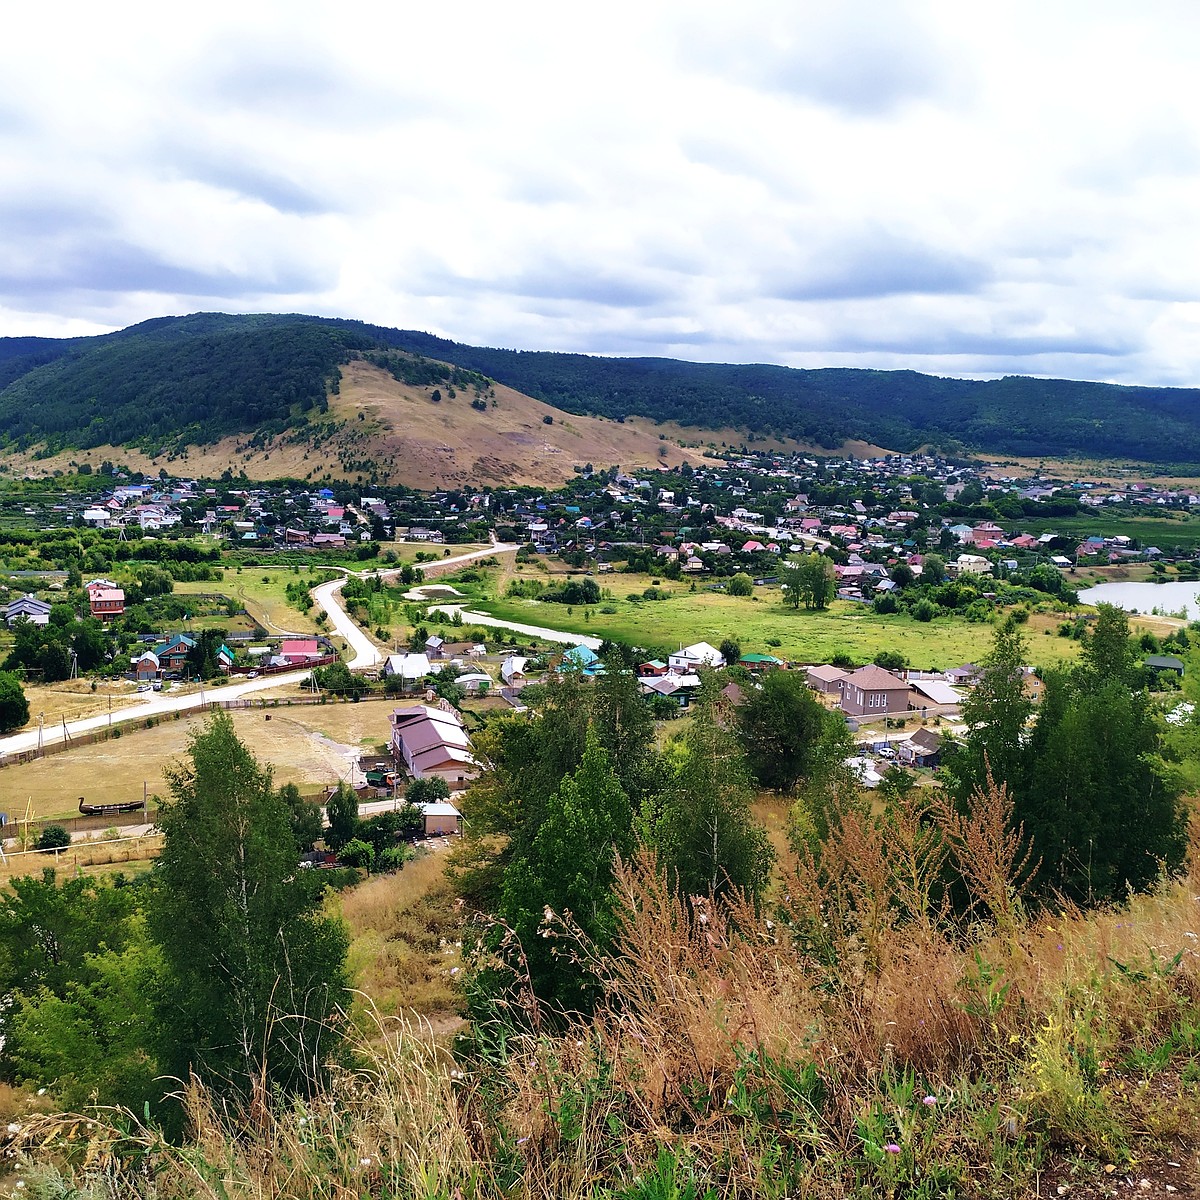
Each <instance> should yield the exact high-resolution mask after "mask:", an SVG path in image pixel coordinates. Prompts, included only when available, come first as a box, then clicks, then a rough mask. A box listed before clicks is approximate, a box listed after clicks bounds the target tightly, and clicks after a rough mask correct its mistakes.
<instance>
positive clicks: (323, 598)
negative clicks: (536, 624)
mask: <svg viewBox="0 0 1200 1200" xmlns="http://www.w3.org/2000/svg"><path fill="white" fill-rule="evenodd" d="M516 548H517V547H516V546H515V545H510V544H508V543H506V542H497V543H495V544H494V545H491V546H488V547H486V548H485V549H483V550H472V551H470V552H469V553H467V554H458V555H454V556H451V557H448V558H443V559H439V560H437V562H436V564H431V565H437V566H438V567H456V566H460V565H462V564H463V563H467V562H472V561H473V560H475V559H477V558H486V557H487V556H488V555H491V554H503V553H504V552H505V551H508V550H515V549H516ZM403 569H404V568H403V567H394V568H388V569H386V570H382V571H359V572H349V571H347V574H346V578H343V579H334V580H332V581H331V582H329V583H322V584H319V585H318V586H317V587H315V588H314V589H313V592H312V595H313V600H314V601H315V602H316V603H317V604H318V605H319V606H320V608H321V611H322V612H324V613H325V614H326V616H327V617H328V618H329V623H330V625H331V626H332V627H333V631H334V632H335V633H337V634H338V635H340V636H341V637H343V638H344V639H345V640H346V644H347V645H348V646H349V647H350V649H351V650H352V651H353V653H354V657H353V658H352V659H350V660H349V662H348V663H347V666H349V667H350V669H351V670H353V671H362V670H368V669H370V668H371V667H375V666H378V665H379V664H380V663H381V662H382V661H383V659H384V652H383V651H381V650H380V649H379V648H378V647H377V646H376V645H375V643H374V642H373V641H372V640H371V639H370V638H369V637H368V636H367V634H366V633H364V632H363V631H362V630H361V629H360V628H359V627H358V626H357V625H356V624H355V623H354V621H353V620H351V618H350V614H349V613H347V612H346V610H345V608H344V607H343V605H342V604H341V595H340V593H341V590H342V587H343V586H344V585H345V582H346V579H347V578H349V577H350V575H351V574H355V575H356V576H357V577H359V578H363V579H368V578H372V577H373V576H376V575H378V576H380V577H381V578H384V579H388V578H391V577H393V576H395V575H399V574H400V572H401V571H402V570H403ZM480 623H481V624H493V625H498V624H501V622H498V621H495V620H494V619H492V618H487V619H486V620H485V621H484V620H481V622H480ZM514 628H522V627H520V626H514ZM530 628H531V629H532V627H530ZM281 632H283V631H281ZM523 632H529V630H523ZM534 632H537V633H539V634H542V633H544V634H545V636H546V637H547V639H548V640H549V637H550V635H551V634H553V632H554V631H553V630H545V631H536V630H535V631H534ZM293 636H302V635H299V634H297V635H293ZM557 636H562V635H557ZM308 676H309V672H308V670H307V669H304V670H298V671H287V672H285V673H283V674H280V675H270V676H264V677H263V678H261V679H247V680H244V681H242V682H239V683H228V684H223V685H221V686H218V687H204V688H201V689H200V690H199V691H196V692H186V693H179V694H176V693H173V692H165V693H155V694H153V695H151V696H148V697H147V699H146V700H145V702H144V703H142V704H134V705H130V706H129V707H127V708H121V709H117V710H115V711H114V712H112V713H101V714H99V715H98V716H94V717H82V718H80V719H79V720H76V721H68V722H67V725H66V732H67V734H68V735H69V736H71V737H74V736H75V735H76V734H81V733H90V732H92V731H93V730H97V729H105V728H108V727H111V726H116V725H125V724H128V723H129V722H130V721H144V720H146V719H147V718H148V717H158V716H162V715H164V714H170V713H176V712H189V711H191V710H192V709H197V708H200V707H201V706H202V705H204V704H207V703H219V702H221V701H226V700H239V699H241V698H242V697H243V696H249V695H253V694H254V693H255V692H262V691H268V690H270V689H271V688H277V687H281V686H286V685H287V684H292V683H303V682H304V681H305V680H306V679H307V678H308ZM63 738H64V733H63V725H62V723H61V722H59V723H58V724H55V725H50V726H47V727H46V728H45V729H44V730H43V731H42V744H43V745H47V746H49V745H54V744H55V743H58V742H61V741H62V740H63ZM37 746H38V731H37V730H36V729H24V730H22V731H21V732H20V733H12V734H9V735H8V736H7V737H2V738H0V763H3V762H4V760H5V759H6V758H7V757H8V756H9V755H12V754H21V753H23V752H25V751H29V750H35V749H36V748H37Z"/></svg>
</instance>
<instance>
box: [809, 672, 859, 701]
mask: <svg viewBox="0 0 1200 1200" xmlns="http://www.w3.org/2000/svg"><path fill="white" fill-rule="evenodd" d="M848 674H849V672H847V671H843V670H842V668H841V667H830V666H825V665H821V666H817V667H809V668H808V670H807V671H806V672H805V673H804V682H805V683H807V684H808V686H809V687H810V688H812V690H813V691H814V692H824V693H825V695H827V696H837V695H840V694H841V690H842V680H843V679H845V678H846V676H847V675H848Z"/></svg>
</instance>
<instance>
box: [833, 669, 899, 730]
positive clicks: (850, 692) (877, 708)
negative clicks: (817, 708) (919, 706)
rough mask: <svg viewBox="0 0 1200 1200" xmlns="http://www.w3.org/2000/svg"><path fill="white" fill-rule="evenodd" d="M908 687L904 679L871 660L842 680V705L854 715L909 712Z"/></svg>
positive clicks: (848, 712) (847, 712) (843, 708)
mask: <svg viewBox="0 0 1200 1200" xmlns="http://www.w3.org/2000/svg"><path fill="white" fill-rule="evenodd" d="M908 691H909V688H908V684H907V683H905V681H904V680H903V679H900V678H899V677H898V676H896V675H893V674H892V672H891V671H885V670H884V669H883V668H882V667H879V666H876V665H875V664H874V663H868V664H867V666H865V667H859V668H858V670H857V671H852V672H851V673H850V674H849V675H847V676H846V678H845V679H843V680H842V700H841V709H842V712H844V713H846V714H847V715H849V716H855V717H861V716H883V715H885V714H887V713H902V712H908Z"/></svg>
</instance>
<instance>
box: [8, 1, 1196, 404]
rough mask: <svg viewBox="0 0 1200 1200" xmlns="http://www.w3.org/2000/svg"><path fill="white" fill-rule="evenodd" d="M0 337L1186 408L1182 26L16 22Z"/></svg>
mask: <svg viewBox="0 0 1200 1200" xmlns="http://www.w3.org/2000/svg"><path fill="white" fill-rule="evenodd" d="M5 20H6V23H5V32H4V36H3V39H2V40H0V335H16V334H29V333H36V334H49V335H54V336H59V335H63V334H68V333H91V332H100V331H103V330H107V329H113V328H119V327H121V326H124V325H128V324H132V323H133V322H136V321H139V320H142V319H145V318H147V317H152V316H161V315H163V314H167V313H186V312H195V311H200V310H222V311H228V312H256V311H274V312H306V313H318V314H322V315H331V316H345V317H357V318H361V319H363V320H366V321H370V322H374V323H378V324H384V325H394V326H399V327H402V328H415V329H425V330H430V331H433V332H436V333H439V334H442V335H444V336H447V337H452V338H454V339H456V340H459V341H464V342H471V343H478V344H486V345H493V346H512V347H519V348H524V349H553V350H579V351H585V352H593V353H601V354H632V355H646V354H653V355H667V356H671V357H679V358H690V359H697V360H706V361H732V362H779V363H786V364H789V365H793V366H828V365H846V366H863V367H888V368H890V367H909V368H914V369H917V370H925V371H933V372H937V373H940V374H947V375H993V374H1004V373H1023V374H1040V375H1059V376H1066V377H1071V378H1082V379H1104V380H1113V381H1117V382H1127V383H1158V384H1182V385H1189V386H1195V385H1197V384H1200V336H1198V334H1200V85H1198V84H1197V77H1196V63H1197V62H1198V61H1200V5H1197V4H1195V3H1194V0H1180V2H1177V3H1172V2H1166V0H1137V3H1135V2H1134V0H1121V2H1120V3H1112V2H1108V0H1078V2H1077V0H1049V2H1048V0H1010V2H1009V3H1008V4H1005V5H999V6H997V5H986V6H985V5H980V4H972V3H963V2H962V0H944V2H943V0H911V2H909V0H882V2H879V3H856V2H855V0H828V2H825V3H817V2H815V0H779V2H771V0H737V2H736V3H735V2H733V0H721V2H719V3H717V2H710V0H687V2H686V3H668V2H663V3H659V2H656V0H636V2H632V3H627V2H625V0H609V2H608V3H606V4H604V5H597V6H584V5H574V4H566V3H562V0H555V2H553V3H527V2H523V0H516V2H515V3H514V2H510V3H498V2H496V0H492V2H491V3H487V4H482V3H476V2H475V0H462V2H457V3H456V2H453V0H451V2H447V3H440V4H438V3H424V4H414V3H399V4H392V5H385V4H380V3H372V4H365V3H359V2H357V0H341V2H339V3H338V4H336V5H335V4H333V3H331V2H330V3H304V2H299V3H298V2H297V0H288V2H287V3H279V4H272V3H265V2H259V0H240V2H239V3H224V2H220V0H218V2H215V3H206V4H204V5H184V6H164V5H162V4H161V3H154V4H148V3H146V4H142V3H136V2H133V0H128V2H125V3H121V4H116V5H97V4H89V5H83V4H79V3H67V4H65V5H44V6H35V5H21V6H19V7H13V8H10V10H9V11H8V12H7V13H6V19H5Z"/></svg>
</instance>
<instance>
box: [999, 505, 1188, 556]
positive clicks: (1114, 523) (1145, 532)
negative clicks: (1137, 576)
mask: <svg viewBox="0 0 1200 1200" xmlns="http://www.w3.org/2000/svg"><path fill="white" fill-rule="evenodd" d="M1021 528H1022V529H1024V530H1026V531H1027V532H1029V533H1034V534H1038V533H1057V534H1061V535H1062V536H1064V537H1076V538H1085V537H1091V536H1092V535H1093V534H1095V535H1097V536H1099V537H1120V536H1125V537H1130V538H1137V539H1138V541H1139V543H1140V544H1141V545H1143V546H1157V547H1158V548H1159V549H1160V550H1163V551H1165V552H1168V553H1169V552H1170V551H1172V550H1173V549H1174V548H1175V547H1176V546H1181V547H1182V548H1183V549H1184V550H1185V551H1191V550H1195V549H1196V547H1197V546H1200V516H1196V515H1195V514H1193V513H1187V512H1174V511H1171V510H1165V509H1164V510H1160V511H1159V512H1157V513H1155V514H1154V515H1153V516H1144V517H1143V516H1140V515H1139V516H1133V515H1128V514H1125V513H1115V512H1101V513H1098V514H1097V515H1095V516H1091V515H1088V516H1080V517H1055V518H1049V519H1047V520H1044V521H1026V522H1024V523H1023V524H1022V525H1021Z"/></svg>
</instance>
